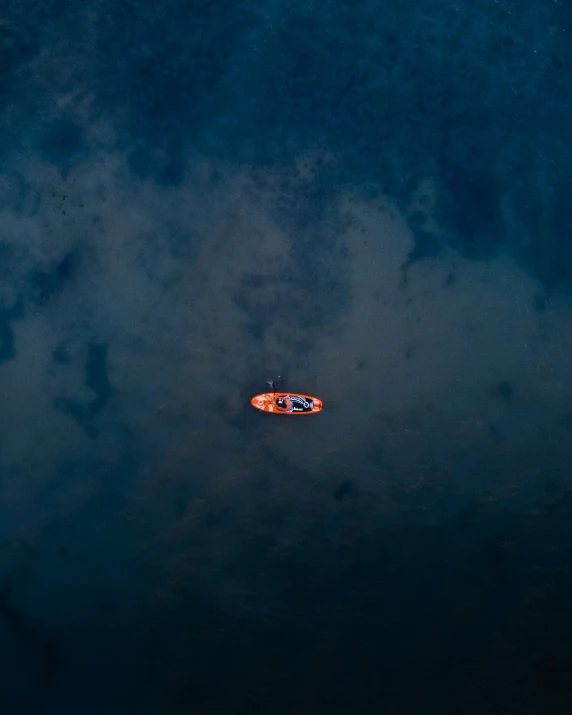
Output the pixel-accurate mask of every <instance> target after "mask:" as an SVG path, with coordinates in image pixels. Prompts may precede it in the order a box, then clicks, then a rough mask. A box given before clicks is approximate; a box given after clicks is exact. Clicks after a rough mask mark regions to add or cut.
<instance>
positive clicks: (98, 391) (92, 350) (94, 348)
mask: <svg viewBox="0 0 572 715" xmlns="http://www.w3.org/2000/svg"><path fill="white" fill-rule="evenodd" d="M107 353H108V345H107V344H100V343H95V342H92V343H90V345H89V348H88V354H87V359H86V365H85V385H86V387H88V388H89V389H90V390H92V391H93V392H94V393H95V397H94V399H93V400H92V401H91V402H88V403H87V404H85V403H81V402H78V401H77V400H75V399H73V398H69V397H64V396H60V397H56V398H55V399H54V400H53V405H54V407H55V408H56V409H58V410H60V411H62V412H63V413H65V414H67V415H69V416H70V417H71V418H72V419H74V420H75V421H76V422H77V423H78V424H79V425H80V426H81V427H82V429H83V430H84V431H85V433H86V434H87V435H88V437H91V438H92V439H94V438H96V437H97V436H98V435H99V431H98V429H97V428H96V427H95V426H94V425H93V419H94V418H95V417H96V416H97V415H98V414H99V413H100V412H101V411H102V410H103V409H104V408H105V406H106V405H107V404H108V402H109V400H110V398H111V396H112V395H113V387H112V385H111V382H110V380H109V375H108V371H107Z"/></svg>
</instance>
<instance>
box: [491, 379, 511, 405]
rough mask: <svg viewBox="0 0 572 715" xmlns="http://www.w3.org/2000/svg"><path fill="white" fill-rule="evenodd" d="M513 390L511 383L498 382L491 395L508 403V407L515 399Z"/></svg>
mask: <svg viewBox="0 0 572 715" xmlns="http://www.w3.org/2000/svg"><path fill="white" fill-rule="evenodd" d="M513 392H514V391H513V388H512V385H511V384H510V383H509V382H506V381H504V380H503V381H502V382H497V384H496V385H493V387H491V389H490V391H489V394H490V395H491V397H499V398H500V399H501V400H503V401H504V402H506V404H507V405H510V403H511V401H512V397H513Z"/></svg>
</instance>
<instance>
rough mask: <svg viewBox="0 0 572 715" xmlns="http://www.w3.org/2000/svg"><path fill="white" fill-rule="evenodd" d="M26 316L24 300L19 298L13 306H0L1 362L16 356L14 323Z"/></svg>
mask: <svg viewBox="0 0 572 715" xmlns="http://www.w3.org/2000/svg"><path fill="white" fill-rule="evenodd" d="M23 317H24V302H23V301H22V300H18V301H17V302H16V303H15V305H14V306H12V307H11V308H0V364H1V363H3V362H9V361H10V360H13V359H14V358H15V357H16V344H15V336H14V328H13V323H14V322H15V321H17V320H21V319H22V318H23Z"/></svg>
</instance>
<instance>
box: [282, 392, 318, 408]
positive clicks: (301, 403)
mask: <svg viewBox="0 0 572 715" xmlns="http://www.w3.org/2000/svg"><path fill="white" fill-rule="evenodd" d="M275 403H276V407H277V408H278V409H279V410H280V411H281V412H311V410H312V407H313V406H314V405H313V403H312V400H306V399H305V398H303V397H301V396H300V395H284V396H280V397H277V398H276V400H275Z"/></svg>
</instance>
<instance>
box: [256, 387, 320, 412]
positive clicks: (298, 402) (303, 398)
mask: <svg viewBox="0 0 572 715" xmlns="http://www.w3.org/2000/svg"><path fill="white" fill-rule="evenodd" d="M250 404H251V405H252V406H253V407H256V409H257V410H261V412H273V413H274V414H275V415H313V414H315V413H316V412H321V411H322V408H323V404H324V403H323V402H322V400H319V399H318V398H317V397H311V396H310V395H300V394H298V393H296V392H265V393H263V394H262V395H256V396H255V397H253V398H252V400H250Z"/></svg>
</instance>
